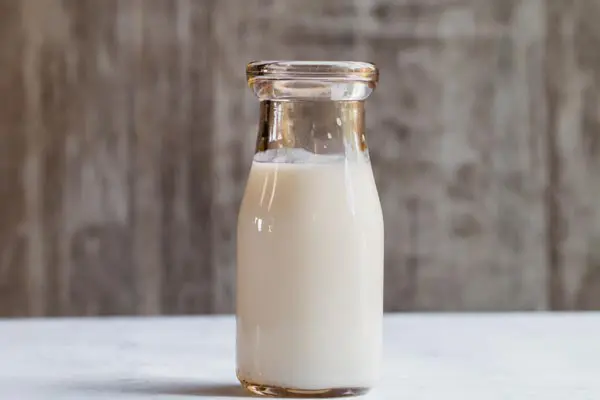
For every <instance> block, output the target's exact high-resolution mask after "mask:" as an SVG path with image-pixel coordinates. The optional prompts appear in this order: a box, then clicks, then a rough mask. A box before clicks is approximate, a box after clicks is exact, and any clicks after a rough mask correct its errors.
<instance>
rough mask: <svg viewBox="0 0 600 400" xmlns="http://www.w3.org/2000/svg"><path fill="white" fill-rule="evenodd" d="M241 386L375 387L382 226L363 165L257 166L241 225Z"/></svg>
mask: <svg viewBox="0 0 600 400" xmlns="http://www.w3.org/2000/svg"><path fill="white" fill-rule="evenodd" d="M237 240H238V254H237V260H238V275H237V285H238V289H237V364H238V375H239V377H240V378H241V379H243V380H246V381H250V382H252V383H257V384H263V385H272V386H279V387H287V388H294V389H306V390H313V389H328V388H347V387H364V388H368V387H371V386H372V385H373V384H374V382H375V381H376V379H377V376H378V374H379V363H380V356H381V325H382V308H383V218H382V214H381V206H380V203H379V197H378V195H377V190H376V187H375V182H374V179H373V173H372V170H371V165H370V163H369V161H368V160H366V159H360V160H354V161H347V160H345V159H343V158H331V156H314V155H312V156H311V157H310V158H308V159H306V160H304V161H303V162H302V163H296V164H292V163H276V162H256V161H255V162H254V163H253V164H252V168H251V171H250V177H249V180H248V184H247V188H246V193H245V195H244V199H243V202H242V206H241V210H240V214H239V220H238V238H237Z"/></svg>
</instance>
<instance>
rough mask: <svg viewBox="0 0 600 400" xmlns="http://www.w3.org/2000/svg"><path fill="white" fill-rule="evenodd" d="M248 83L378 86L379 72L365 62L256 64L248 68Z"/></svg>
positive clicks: (290, 61) (277, 62)
mask: <svg viewBox="0 0 600 400" xmlns="http://www.w3.org/2000/svg"><path fill="white" fill-rule="evenodd" d="M246 77H247V79H248V83H250V84H252V83H253V82H254V81H256V80H320V81H347V82H368V83H373V84H374V83H376V82H377V81H378V79H379V70H378V69H377V67H376V66H375V64H372V63H369V62H362V61H294V60H274V61H252V62H250V63H248V65H247V67H246Z"/></svg>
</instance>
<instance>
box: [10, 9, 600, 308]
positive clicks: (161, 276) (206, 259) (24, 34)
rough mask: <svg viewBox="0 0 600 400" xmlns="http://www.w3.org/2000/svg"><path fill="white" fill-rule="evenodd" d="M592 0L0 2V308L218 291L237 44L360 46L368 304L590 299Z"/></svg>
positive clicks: (226, 287)
mask: <svg viewBox="0 0 600 400" xmlns="http://www.w3.org/2000/svg"><path fill="white" fill-rule="evenodd" d="M599 18H600V1H598V0H368V1H361V0H355V1H351V0H336V1H334V0H327V1H293V0H280V1H273V0H271V1H267V0H245V1H241V0H221V1H216V0H121V1H118V0H102V1H99V0H95V1H94V0H0V94H1V97H0V166H1V168H0V315H3V316H17V315H21V316H25V315H29V316H39V315H91V314H156V313H166V314H174V313H214V312H219V313H221V312H231V311H232V310H233V291H234V267H235V266H234V263H235V254H234V237H235V235H234V233H235V220H236V213H237V208H238V204H239V200H240V197H241V195H242V190H243V186H244V181H245V178H246V173H247V169H248V167H249V162H250V158H251V155H252V151H253V146H254V140H255V124H256V122H257V118H258V115H257V106H258V104H257V101H256V100H255V99H254V98H253V97H252V95H251V94H250V92H249V90H248V89H247V87H246V84H245V77H244V66H245V63H246V62H247V61H249V60H252V59H282V58H296V59H358V60H372V61H375V62H376V63H377V64H379V66H380V68H381V74H382V85H381V86H380V87H379V88H378V90H377V91H376V92H375V94H374V95H373V96H372V97H371V99H370V102H369V104H368V113H369V114H368V125H369V127H370V136H369V141H370V147H371V155H372V159H373V163H374V168H375V172H376V179H377V182H378V185H379V188H380V193H381V199H382V202H383V208H384V214H385V220H386V233H387V238H386V241H387V242H386V273H387V276H386V297H385V302H386V308H387V309H388V310H390V311H392V310H542V309H573V308H576V309H591V308H596V309H598V308H600V200H598V199H599V198H600V50H599V48H600V46H599V45H600V25H599V24H598V23H597V21H598V19H599Z"/></svg>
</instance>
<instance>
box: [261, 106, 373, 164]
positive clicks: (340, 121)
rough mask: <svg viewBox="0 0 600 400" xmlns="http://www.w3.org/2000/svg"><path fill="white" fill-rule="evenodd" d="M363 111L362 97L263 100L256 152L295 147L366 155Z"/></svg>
mask: <svg viewBox="0 0 600 400" xmlns="http://www.w3.org/2000/svg"><path fill="white" fill-rule="evenodd" d="M364 115H365V111H364V101H310V100H301V101H289V100H285V101H273V100H263V101H261V102H260V123H259V128H258V139H257V143H256V152H257V153H259V152H264V151H267V150H271V149H282V148H290V149H291V148H299V149H305V150H308V151H309V152H312V153H314V154H341V155H345V156H346V157H350V156H351V155H359V154H364V155H367V156H368V150H367V142H366V139H365V122H364V121H365V118H364Z"/></svg>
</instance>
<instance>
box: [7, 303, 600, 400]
mask: <svg viewBox="0 0 600 400" xmlns="http://www.w3.org/2000/svg"><path fill="white" fill-rule="evenodd" d="M234 331H235V321H234V319H233V317H230V316H220V317H170V318H169V317H161V318H93V319H37V320H18V319H16V320H15V319H13V320H2V321H0V399H11V400H12V399H19V400H32V399H36V400H37V399H44V400H59V399H60V400H62V399H106V400H108V399H111V400H120V399H184V398H190V399H193V398H198V399H199V398H203V399H222V400H226V399H239V398H245V397H246V396H247V394H246V393H244V392H243V391H242V390H241V389H240V388H239V386H238V384H237V381H236V378H235V375H234V369H235V365H234V362H235V359H234V347H235V345H234V341H235V337H234V336H235V335H234ZM384 332H385V351H384V352H385V355H384V360H383V367H384V368H383V376H382V380H381V383H380V384H379V386H378V387H377V389H376V390H374V391H373V392H371V393H370V394H369V395H367V396H366V397H365V398H368V399H390V400H395V399H406V400H420V399H448V400H452V399H460V400H483V399H486V400H496V399H498V400H499V399H502V400H512V399H527V400H533V399H543V400H553V399H557V400H567V399H568V400H579V399H585V400H587V399H590V400H592V399H594V400H595V399H600V313H587V314H569V313H564V314H547V313H537V314H533V313H532V314H391V315H387V316H386V319H385V328H384Z"/></svg>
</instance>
